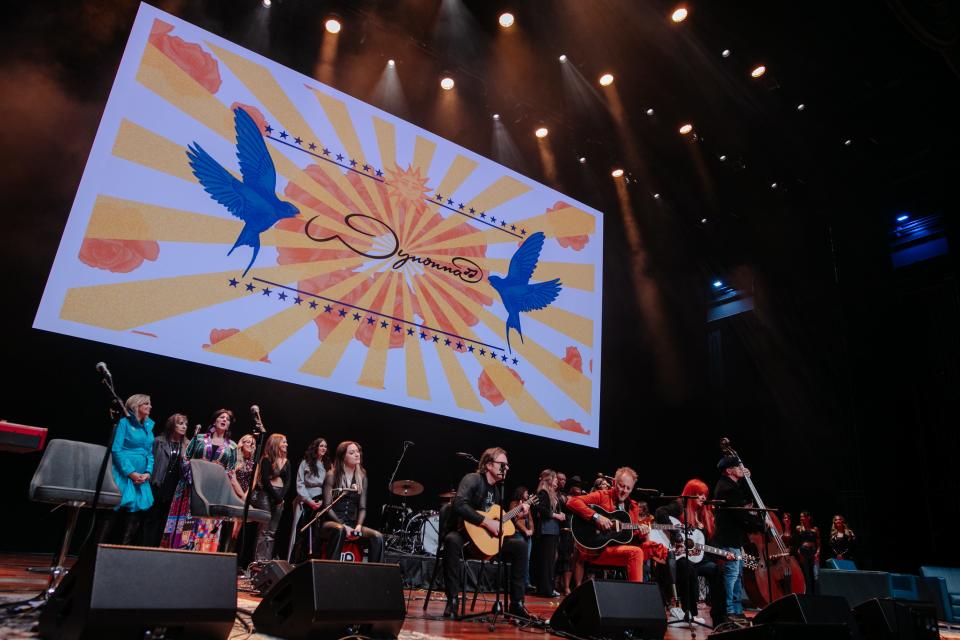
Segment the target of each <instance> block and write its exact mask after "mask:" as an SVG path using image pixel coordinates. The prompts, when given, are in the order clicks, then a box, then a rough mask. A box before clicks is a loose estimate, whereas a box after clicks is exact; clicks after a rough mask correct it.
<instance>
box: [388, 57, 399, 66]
mask: <svg viewBox="0 0 960 640" xmlns="http://www.w3.org/2000/svg"><path fill="white" fill-rule="evenodd" d="M387 66H388V67H395V66H397V61H396V60H394V59H393V58H390V59H389V60H387Z"/></svg>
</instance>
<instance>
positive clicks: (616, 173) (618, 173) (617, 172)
mask: <svg viewBox="0 0 960 640" xmlns="http://www.w3.org/2000/svg"><path fill="white" fill-rule="evenodd" d="M610 175H611V176H613V177H614V178H619V177H620V176H622V175H623V169H621V168H619V167H617V168H616V169H614V170H613V171H611V172H610Z"/></svg>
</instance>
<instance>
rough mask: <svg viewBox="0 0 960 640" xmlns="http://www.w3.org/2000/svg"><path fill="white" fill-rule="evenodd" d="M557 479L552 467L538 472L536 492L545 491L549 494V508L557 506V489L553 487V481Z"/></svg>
mask: <svg viewBox="0 0 960 640" xmlns="http://www.w3.org/2000/svg"><path fill="white" fill-rule="evenodd" d="M556 479H557V472H556V471H554V470H553V469H544V470H543V471H541V472H540V482H539V483H538V484H537V493H539V492H541V491H546V492H547V495H548V496H550V508H551V509H556V508H557V490H556V489H554V488H553V481H554V480H556Z"/></svg>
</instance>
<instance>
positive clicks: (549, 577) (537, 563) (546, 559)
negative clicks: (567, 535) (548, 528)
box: [533, 534, 560, 598]
mask: <svg viewBox="0 0 960 640" xmlns="http://www.w3.org/2000/svg"><path fill="white" fill-rule="evenodd" d="M559 543H560V536H558V535H550V534H540V535H539V536H537V537H535V538H534V539H533V557H534V562H533V564H534V569H535V573H534V576H533V584H534V585H536V587H537V595H538V596H543V597H545V598H549V597H550V596H552V595H553V592H554V582H555V576H556V574H555V572H554V569H555V567H556V565H557V545H558V544H559Z"/></svg>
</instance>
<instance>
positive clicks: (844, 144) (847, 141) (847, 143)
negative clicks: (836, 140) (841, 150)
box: [843, 138, 853, 147]
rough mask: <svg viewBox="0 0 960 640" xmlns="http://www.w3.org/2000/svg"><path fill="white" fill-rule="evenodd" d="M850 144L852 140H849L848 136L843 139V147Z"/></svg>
mask: <svg viewBox="0 0 960 640" xmlns="http://www.w3.org/2000/svg"><path fill="white" fill-rule="evenodd" d="M852 144H853V140H851V139H850V138H847V139H846V140H844V141H843V146H845V147H849V146H850V145H852Z"/></svg>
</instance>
